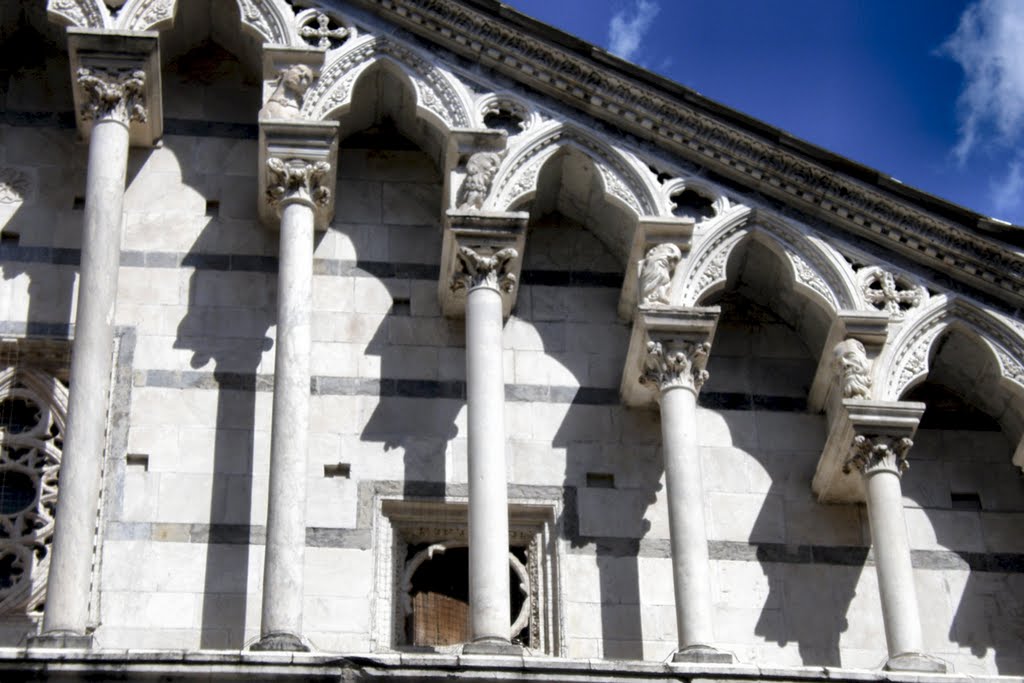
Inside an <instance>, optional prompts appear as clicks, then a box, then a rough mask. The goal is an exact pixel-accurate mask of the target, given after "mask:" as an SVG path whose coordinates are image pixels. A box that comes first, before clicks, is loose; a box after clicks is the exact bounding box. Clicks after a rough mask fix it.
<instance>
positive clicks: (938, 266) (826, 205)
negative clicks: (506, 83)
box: [353, 0, 1024, 308]
mask: <svg viewBox="0 0 1024 683" xmlns="http://www.w3.org/2000/svg"><path fill="white" fill-rule="evenodd" d="M353 4H355V5H356V6H358V7H362V8H365V9H367V10H370V11H372V12H374V13H375V14H377V15H378V16H380V17H382V18H383V19H385V20H386V21H389V22H392V23H394V24H396V25H398V26H400V27H402V28H404V29H407V30H408V31H410V32H412V33H413V34H415V35H417V36H419V37H421V38H425V39H427V40H430V41H433V42H436V43H438V44H440V45H443V46H445V47H446V48H447V49H449V50H451V51H452V52H455V53H457V54H459V55H460V56H462V57H466V58H469V59H471V60H472V61H474V62H479V63H480V64H481V65H483V66H484V67H490V68H493V69H495V70H496V71H497V72H499V73H501V74H504V75H506V76H509V77H511V78H513V79H515V80H516V81H518V82H519V83H520V84H522V85H524V86H526V87H529V88H533V89H535V90H537V91H539V92H541V93H544V94H548V95H551V96H553V97H556V98H558V99H560V100H562V101H565V102H566V103H567V104H570V105H575V106H576V107H578V108H579V109H580V110H582V111H585V112H587V113H589V114H591V115H593V116H596V117H598V118H599V119H601V120H604V121H607V122H608V123H609V124H611V125H614V126H616V127H617V128H619V129H621V130H625V131H626V132H629V133H632V134H634V135H636V136H638V137H639V138H640V139H642V140H645V141H648V142H650V143H651V144H653V145H655V146H657V147H658V148H660V149H663V150H665V151H666V152H669V153H673V154H676V155H679V156H680V157H682V158H684V159H686V160H688V161H690V162H692V163H695V164H699V165H700V166H703V167H705V168H707V169H708V171H709V172H711V173H717V174H719V175H721V176H723V177H724V178H727V179H728V180H730V181H732V182H737V183H740V184H742V185H744V186H746V187H749V188H751V189H752V190H754V191H756V192H758V193H761V194H763V195H764V196H767V197H770V198H772V199H775V200H780V201H782V202H784V203H786V204H788V205H790V206H792V207H793V208H794V209H796V210H798V211H801V212H803V213H804V214H806V215H808V216H810V217H814V218H817V219H821V220H825V221H827V222H828V223H831V224H833V225H836V226H838V227H840V228H842V229H844V230H846V231H849V232H851V233H853V234H855V235H857V236H859V237H863V238H866V239H868V240H870V241H872V242H875V243H876V244H879V245H882V246H883V247H885V248H888V249H891V250H894V251H896V252H899V253H902V254H904V255H906V256H908V257H910V258H912V259H913V260H915V261H917V262H918V263H921V264H923V265H925V266H927V267H929V268H933V269H935V270H938V271H940V272H942V273H945V274H947V275H948V276H949V277H951V278H954V279H956V280H959V281H961V282H964V283H966V284H968V285H970V286H972V287H975V288H977V289H979V290H982V291H985V292H989V293H993V294H997V295H1000V296H1008V297H1009V298H1010V299H1012V300H1013V301H1014V302H1015V303H1016V304H1017V305H1020V304H1022V303H1024V254H1021V253H1019V252H1017V251H1014V250H1010V249H1006V248H1005V246H1003V245H1002V244H1000V243H999V242H998V241H996V240H994V239H992V238H990V237H988V236H987V235H986V234H983V233H982V232H981V231H980V230H981V229H988V228H990V227H991V228H993V229H994V228H995V227H997V223H996V222H994V221H985V220H984V219H973V220H978V221H979V225H964V224H961V223H958V222H955V221H954V220H950V219H947V218H944V217H942V216H939V215H937V214H935V213H931V212H930V211H929V210H928V209H927V208H924V207H923V206H915V205H914V204H913V203H912V202H913V200H911V201H910V202H908V201H907V200H906V199H904V198H903V197H904V196H906V194H907V192H908V190H907V189H906V188H904V187H903V186H902V185H901V184H898V183H896V182H894V181H891V180H890V179H887V178H884V177H877V180H876V181H875V183H874V184H867V183H864V182H861V181H860V180H856V179H854V178H852V177H847V176H845V175H843V174H842V172H836V171H835V170H833V169H831V168H829V167H828V166H826V165H824V164H823V163H822V162H820V161H819V160H818V158H817V157H818V155H817V154H813V153H814V152H817V151H818V150H813V149H812V150H811V152H812V154H805V153H804V152H803V150H802V145H803V144H804V143H801V142H800V141H798V140H791V139H789V138H787V137H786V136H785V135H783V134H779V135H777V136H773V137H767V136H764V135H762V134H755V133H753V132H750V130H749V129H746V128H745V127H741V125H740V124H737V123H735V122H734V121H732V120H729V119H727V118H726V117H724V116H723V115H722V114H721V110H720V109H719V108H716V105H714V103H712V102H709V101H706V100H704V99H703V98H702V97H700V96H699V95H697V94H696V93H692V92H689V91H682V92H679V91H670V90H669V89H668V88H667V87H664V86H659V85H655V84H650V83H647V82H644V81H643V80H642V74H640V73H639V72H637V73H636V74H635V75H630V73H629V71H630V69H629V68H628V67H621V68H619V69H615V68H610V67H609V66H608V64H607V61H606V60H605V59H602V58H600V57H601V55H599V54H593V55H586V54H581V53H579V52H575V51H570V50H569V49H567V48H563V47H560V46H558V45H557V44H555V43H552V42H543V41H538V40H534V39H531V38H528V37H527V36H525V35H523V32H522V31H521V29H519V28H518V27H517V26H515V25H514V24H513V23H512V22H510V21H503V20H501V19H500V18H499V17H498V16H497V14H496V13H495V12H492V11H488V10H486V9H478V8H476V7H473V6H467V5H464V4H461V3H456V2H454V1H453V0H353ZM499 197H500V198H501V199H503V200H504V199H505V195H504V194H500V195H499ZM500 206H509V204H508V203H505V204H501V205H500ZM638 213H645V214H652V213H654V212H651V211H647V210H643V211H641V212H638ZM979 226H980V227H979ZM812 265H813V264H812ZM839 304H840V306H841V307H844V308H853V306H850V305H849V304H848V303H847V302H845V301H842V300H841V301H840V302H839Z"/></svg>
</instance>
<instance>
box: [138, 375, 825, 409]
mask: <svg viewBox="0 0 1024 683" xmlns="http://www.w3.org/2000/svg"><path fill="white" fill-rule="evenodd" d="M135 386H138V387H160V388H165V389H230V390H237V391H273V390H274V376H273V375H254V374H245V373H235V372H199V371H195V370H137V371H136V372H135ZM310 393H311V394H312V395H314V396H388V397H401V398H443V399H452V400H459V401H461V400H464V399H465V398H466V383H465V382H463V381H461V380H427V379H394V378H382V379H367V378H361V377H327V376H315V377H313V378H312V379H311V381H310ZM721 395H722V394H714V393H711V394H708V396H710V397H711V400H709V401H705V400H703V398H704V397H703V395H702V396H701V401H700V405H701V406H703V407H706V408H717V409H720V410H770V411H775V412H803V411H804V410H806V401H804V400H803V399H794V398H789V397H786V396H751V395H747V394H728V396H731V397H741V398H739V399H737V400H730V401H728V402H725V404H724V405H723V402H721V401H718V400H716V397H718V396H721ZM505 400H507V401H510V402H513V403H571V404H573V405H595V406H607V405H618V404H619V390H618V389H611V388H606V387H558V386H548V385H540V384H506V385H505Z"/></svg>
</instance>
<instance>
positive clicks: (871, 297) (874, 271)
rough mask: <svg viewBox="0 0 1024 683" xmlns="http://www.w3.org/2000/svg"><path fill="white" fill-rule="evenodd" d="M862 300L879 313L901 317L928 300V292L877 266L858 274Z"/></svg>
mask: <svg viewBox="0 0 1024 683" xmlns="http://www.w3.org/2000/svg"><path fill="white" fill-rule="evenodd" d="M858 275H859V276H860V282H861V291H862V292H863V293H864V299H865V300H866V301H867V302H868V303H869V304H871V305H872V306H874V307H875V308H877V309H878V310H880V311H887V312H888V313H889V314H890V315H892V316H894V317H897V318H899V317H903V314H904V313H905V312H906V310H907V309H910V308H916V307H917V306H920V305H921V304H922V303H923V302H924V300H925V299H927V298H928V290H927V289H925V288H924V287H922V286H921V285H916V284H913V283H912V282H909V281H907V280H906V278H903V277H899V276H896V275H893V274H892V273H890V272H889V271H887V270H883V269H882V268H879V267H878V266H872V267H870V268H864V269H863V270H861V271H859V272H858Z"/></svg>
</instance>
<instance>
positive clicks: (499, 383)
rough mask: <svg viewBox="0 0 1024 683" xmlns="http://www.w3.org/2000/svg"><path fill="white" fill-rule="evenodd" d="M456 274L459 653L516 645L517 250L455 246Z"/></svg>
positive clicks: (510, 648) (503, 649) (507, 649)
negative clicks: (462, 444) (464, 521)
mask: <svg viewBox="0 0 1024 683" xmlns="http://www.w3.org/2000/svg"><path fill="white" fill-rule="evenodd" d="M457 258H458V261H459V263H460V265H461V270H459V271H458V272H457V273H456V274H455V276H454V280H453V283H452V284H453V286H454V287H455V288H456V289H459V288H464V289H465V290H466V309H465V310H466V410H467V413H468V430H469V431H468V441H469V444H468V445H469V468H468V469H469V608H470V634H471V637H472V642H471V643H468V644H467V645H466V646H465V648H464V651H465V652H467V653H479V654H501V653H506V652H512V651H516V650H517V648H515V647H514V646H513V645H512V644H511V643H510V641H509V637H510V628H511V624H512V616H511V613H510V610H511V607H510V604H509V560H508V553H509V544H508V482H507V480H506V467H505V380H504V377H503V374H502V368H503V364H502V347H503V345H502V328H503V326H504V316H503V314H502V305H503V304H502V293H503V292H505V293H507V292H510V291H511V290H512V288H513V287H514V286H515V278H514V277H513V276H512V275H511V274H510V273H509V268H510V262H512V261H515V260H516V259H517V258H518V253H517V252H516V250H515V249H514V248H511V247H506V248H503V249H498V250H497V251H494V252H493V253H491V254H490V255H486V254H485V253H481V252H478V251H476V250H474V249H471V248H469V247H466V246H463V247H459V249H458V252H457Z"/></svg>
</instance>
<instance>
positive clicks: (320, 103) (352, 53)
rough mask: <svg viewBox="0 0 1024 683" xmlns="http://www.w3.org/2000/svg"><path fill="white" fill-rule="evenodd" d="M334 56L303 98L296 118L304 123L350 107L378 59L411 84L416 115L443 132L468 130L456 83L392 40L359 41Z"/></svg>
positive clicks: (465, 106) (465, 109)
mask: <svg viewBox="0 0 1024 683" xmlns="http://www.w3.org/2000/svg"><path fill="white" fill-rule="evenodd" d="M350 42H351V43H352V44H351V45H350V46H347V49H344V50H343V51H342V52H340V53H339V54H338V56H337V58H336V59H334V61H332V62H331V63H330V64H328V65H327V66H325V67H324V68H323V70H322V71H321V72H320V78H319V79H318V80H317V82H316V83H315V84H314V85H313V87H312V88H310V89H309V92H307V93H306V99H305V103H304V104H303V106H302V113H303V115H304V116H305V117H306V118H309V119H313V120H324V119H329V118H333V117H334V116H336V115H337V114H339V113H340V112H341V111H343V110H346V109H347V108H348V107H349V106H350V105H351V103H352V90H353V88H354V86H355V83H356V81H357V80H358V79H359V76H360V75H361V74H362V73H363V72H364V71H366V69H368V68H369V67H370V66H372V65H373V64H376V63H377V62H379V61H380V60H382V59H386V60H388V61H389V62H390V63H391V64H393V65H394V66H395V67H397V68H398V69H400V70H401V71H402V73H403V74H405V75H406V76H407V77H408V78H409V80H411V81H412V84H413V89H414V90H415V92H416V106H417V110H418V111H419V113H420V114H421V115H424V116H425V117H426V118H427V119H430V120H433V122H434V123H439V124H440V125H442V127H444V128H445V129H447V130H450V129H452V128H466V127H469V126H470V125H471V121H472V117H471V115H470V111H472V109H471V107H470V103H469V98H468V96H466V95H464V93H463V92H462V91H463V89H462V88H461V87H459V86H458V84H457V81H455V79H453V78H451V77H450V76H449V75H448V74H446V73H445V72H443V71H441V69H439V68H437V67H436V66H434V64H432V63H431V62H430V60H427V59H425V58H423V57H421V56H420V55H419V54H418V53H416V52H415V51H413V50H412V49H410V48H408V47H406V46H404V45H401V44H399V43H396V42H394V41H392V40H387V39H385V38H379V37H376V36H362V37H360V38H358V39H357V40H354V41H350Z"/></svg>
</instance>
